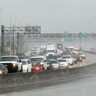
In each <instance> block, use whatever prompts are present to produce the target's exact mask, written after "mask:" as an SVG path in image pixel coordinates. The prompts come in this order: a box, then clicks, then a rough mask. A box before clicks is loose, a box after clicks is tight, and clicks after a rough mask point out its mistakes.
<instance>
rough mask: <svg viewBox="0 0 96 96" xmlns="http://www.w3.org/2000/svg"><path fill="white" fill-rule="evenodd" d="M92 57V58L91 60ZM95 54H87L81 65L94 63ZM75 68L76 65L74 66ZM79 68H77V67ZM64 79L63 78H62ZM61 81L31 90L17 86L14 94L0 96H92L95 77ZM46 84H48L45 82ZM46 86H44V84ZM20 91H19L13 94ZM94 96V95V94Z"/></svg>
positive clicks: (95, 81) (88, 76)
mask: <svg viewBox="0 0 96 96" xmlns="http://www.w3.org/2000/svg"><path fill="white" fill-rule="evenodd" d="M92 57H94V58H92ZM95 58H96V55H95V54H91V55H90V54H87V58H86V60H84V61H83V63H82V65H84V66H85V65H87V64H93V63H95V62H96V59H95ZM75 67H76V65H75ZM78 67H79V66H78ZM63 79H64V78H63ZM63 79H60V80H58V82H59V83H57V82H56V81H55V82H53V84H51V85H50V86H45V87H40V86H39V87H38V86H37V88H35V89H34V88H32V89H31V86H32V85H27V87H26V85H24V86H20V87H19V86H17V87H16V88H14V89H13V90H14V92H12V93H8V94H6V92H5V94H2V95H0V96H40V95H41V96H94V94H95V88H96V75H95V73H94V74H86V75H84V76H81V77H78V76H75V77H69V78H68V81H67V82H66V81H64V80H63ZM47 83H48V82H47ZM45 85H46V84H45ZM47 85H48V84H47ZM28 86H29V90H28V91H23V90H21V89H22V88H23V87H25V90H26V88H28ZM17 89H20V90H21V91H20V92H19V91H18V92H15V90H17ZM95 95H96V94H95Z"/></svg>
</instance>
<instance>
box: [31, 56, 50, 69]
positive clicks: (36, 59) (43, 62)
mask: <svg viewBox="0 0 96 96" xmlns="http://www.w3.org/2000/svg"><path fill="white" fill-rule="evenodd" d="M30 61H31V64H34V63H37V62H39V63H40V64H41V65H42V66H43V69H44V70H47V68H48V65H47V62H46V57H45V56H33V57H30Z"/></svg>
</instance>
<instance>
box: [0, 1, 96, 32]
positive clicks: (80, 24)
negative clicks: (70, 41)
mask: <svg viewBox="0 0 96 96" xmlns="http://www.w3.org/2000/svg"><path fill="white" fill-rule="evenodd" d="M0 8H1V15H0V18H1V24H4V25H6V26H9V25H10V22H11V21H12V24H13V23H16V25H17V26H20V24H21V25H26V24H27V25H40V26H41V28H42V32H64V31H68V32H80V31H81V32H96V0H0ZM10 18H11V19H10Z"/></svg>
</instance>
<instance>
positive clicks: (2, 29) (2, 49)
mask: <svg viewBox="0 0 96 96" xmlns="http://www.w3.org/2000/svg"><path fill="white" fill-rule="evenodd" d="M4 51H5V48H4V25H1V56H3V55H4Z"/></svg>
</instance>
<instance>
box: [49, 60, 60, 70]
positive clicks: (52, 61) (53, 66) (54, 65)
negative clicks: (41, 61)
mask: <svg viewBox="0 0 96 96" xmlns="http://www.w3.org/2000/svg"><path fill="white" fill-rule="evenodd" d="M50 62H51V66H52V69H55V70H56V69H59V62H58V60H55V59H53V60H50Z"/></svg>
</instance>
